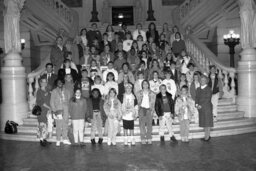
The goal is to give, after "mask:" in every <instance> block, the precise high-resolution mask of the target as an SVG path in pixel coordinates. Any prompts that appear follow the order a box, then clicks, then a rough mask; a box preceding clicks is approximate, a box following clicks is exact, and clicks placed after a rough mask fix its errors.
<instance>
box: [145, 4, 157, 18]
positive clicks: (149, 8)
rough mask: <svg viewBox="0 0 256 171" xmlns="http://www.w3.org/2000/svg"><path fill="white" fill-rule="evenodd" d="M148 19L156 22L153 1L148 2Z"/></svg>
mask: <svg viewBox="0 0 256 171" xmlns="http://www.w3.org/2000/svg"><path fill="white" fill-rule="evenodd" d="M147 13H148V18H147V21H156V19H155V17H154V10H153V8H152V0H148V12H147Z"/></svg>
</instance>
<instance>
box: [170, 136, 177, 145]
mask: <svg viewBox="0 0 256 171" xmlns="http://www.w3.org/2000/svg"><path fill="white" fill-rule="evenodd" d="M171 141H172V142H174V143H176V142H177V140H176V138H175V136H174V135H173V136H172V137H171Z"/></svg>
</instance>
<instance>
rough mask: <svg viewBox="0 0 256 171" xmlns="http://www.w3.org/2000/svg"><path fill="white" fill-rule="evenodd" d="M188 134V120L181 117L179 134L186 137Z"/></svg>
mask: <svg viewBox="0 0 256 171" xmlns="http://www.w3.org/2000/svg"><path fill="white" fill-rule="evenodd" d="M188 134H189V120H188V119H183V120H181V121H180V136H181V137H188Z"/></svg>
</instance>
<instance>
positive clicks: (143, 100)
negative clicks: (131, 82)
mask: <svg viewBox="0 0 256 171" xmlns="http://www.w3.org/2000/svg"><path fill="white" fill-rule="evenodd" d="M136 96H137V100H138V106H139V123H140V137H141V143H142V144H146V143H148V144H152V135H151V134H152V119H153V118H152V116H153V113H154V111H155V99H156V96H155V93H154V92H153V91H151V90H150V87H149V82H148V81H146V80H144V81H143V82H142V90H140V91H139V92H138V93H137V94H136Z"/></svg>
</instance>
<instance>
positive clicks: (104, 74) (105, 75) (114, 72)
mask: <svg viewBox="0 0 256 171" xmlns="http://www.w3.org/2000/svg"><path fill="white" fill-rule="evenodd" d="M110 72H112V73H113V74H114V79H115V81H117V80H118V72H117V70H115V69H114V63H113V61H110V62H108V69H106V70H105V71H104V72H103V75H102V80H103V82H104V83H106V82H107V75H108V73H110Z"/></svg>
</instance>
